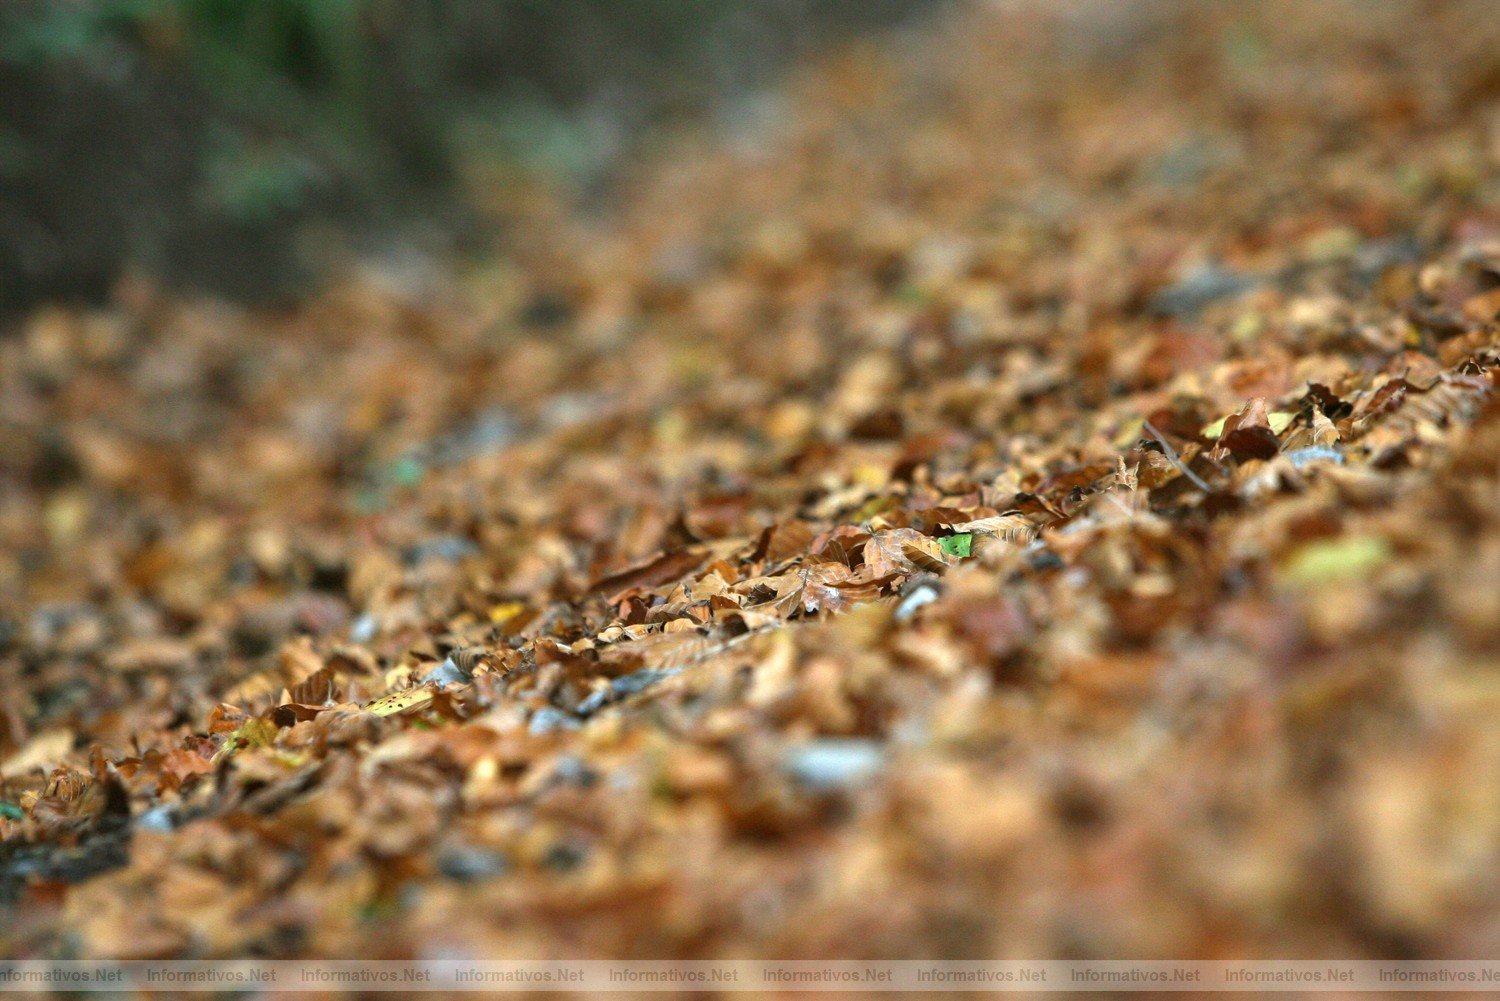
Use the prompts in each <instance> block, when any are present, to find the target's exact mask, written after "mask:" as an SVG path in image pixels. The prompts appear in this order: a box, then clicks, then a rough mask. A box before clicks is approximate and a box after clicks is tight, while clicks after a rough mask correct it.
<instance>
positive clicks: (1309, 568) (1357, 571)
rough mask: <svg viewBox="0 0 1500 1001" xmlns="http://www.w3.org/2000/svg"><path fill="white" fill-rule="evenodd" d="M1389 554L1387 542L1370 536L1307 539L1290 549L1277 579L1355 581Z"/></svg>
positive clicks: (1304, 582) (1297, 583) (1313, 583)
mask: <svg viewBox="0 0 1500 1001" xmlns="http://www.w3.org/2000/svg"><path fill="white" fill-rule="evenodd" d="M1390 557H1391V544H1390V543H1389V542H1387V541H1386V540H1385V539H1382V538H1379V537H1377V536H1373V535H1355V536H1350V537H1349V538H1344V539H1324V540H1320V541H1318V542H1310V543H1308V544H1307V545H1305V546H1302V547H1301V548H1300V549H1298V550H1297V551H1296V552H1294V553H1293V554H1292V555H1291V557H1290V559H1288V560H1287V562H1286V565H1285V566H1284V567H1283V568H1282V572H1281V578H1282V580H1284V581H1286V582H1287V583H1288V584H1292V585H1294V586H1297V587H1316V586H1318V585H1320V584H1333V583H1338V582H1340V581H1347V580H1358V579H1359V578H1361V577H1363V576H1365V575H1366V574H1368V573H1370V572H1371V571H1372V570H1374V569H1375V568H1377V567H1379V566H1380V565H1381V564H1382V563H1384V562H1385V561H1386V560H1388V559H1390Z"/></svg>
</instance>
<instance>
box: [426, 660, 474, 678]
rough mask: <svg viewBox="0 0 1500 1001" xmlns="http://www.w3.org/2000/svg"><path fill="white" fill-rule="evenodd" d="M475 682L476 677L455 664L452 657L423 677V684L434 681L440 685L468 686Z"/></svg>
mask: <svg viewBox="0 0 1500 1001" xmlns="http://www.w3.org/2000/svg"><path fill="white" fill-rule="evenodd" d="M473 680H474V676H473V675H472V674H470V673H469V672H468V671H465V670H464V669H463V668H461V667H459V666H458V665H457V664H455V663H453V658H452V657H448V658H447V659H445V660H444V661H443V662H442V663H441V664H439V665H437V666H436V667H434V668H433V669H432V670H430V671H428V672H427V673H426V674H424V675H422V683H423V684H426V683H427V682H429V681H433V682H436V683H437V684H439V685H467V684H468V683H469V682H470V681H473Z"/></svg>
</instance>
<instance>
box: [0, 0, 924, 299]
mask: <svg viewBox="0 0 1500 1001" xmlns="http://www.w3.org/2000/svg"><path fill="white" fill-rule="evenodd" d="M936 2H939V0H921V2H913V0H857V2H854V0H0V177H3V178H5V180H6V181H7V183H8V184H14V185H16V186H17V187H16V191H15V192H14V193H13V195H12V196H11V197H10V198H9V199H7V196H6V193H4V192H0V267H3V266H5V265H8V264H10V263H12V260H14V262H15V263H16V265H17V266H18V267H19V268H20V270H21V272H22V273H23V274H35V275H41V276H51V278H50V279H49V280H43V281H42V282H41V285H42V287H43V289H44V290H45V288H46V287H49V281H50V282H51V285H55V286H56V287H58V288H65V287H66V286H68V285H69V284H78V283H77V282H72V283H70V282H69V281H67V280H62V281H61V283H60V284H59V282H58V281H57V280H56V279H59V278H60V276H64V272H66V271H67V269H68V268H70V267H76V268H81V269H82V270H81V272H80V273H81V274H84V275H86V276H89V278H90V281H89V282H85V283H84V284H85V285H88V287H92V284H90V283H91V282H92V283H93V284H97V282H94V281H93V276H95V275H96V273H97V275H98V276H101V277H100V280H104V278H105V277H107V275H108V274H110V273H112V272H113V270H115V269H116V268H117V267H118V266H119V261H118V260H114V261H106V260H103V258H104V257H108V255H109V251H108V248H109V247H112V246H118V247H119V248H120V249H119V251H118V253H119V254H120V255H124V256H126V257H129V258H130V259H131V260H137V261H144V262H146V263H147V264H148V265H150V266H152V267H154V268H155V269H156V270H158V271H159V272H162V273H165V274H168V275H171V274H173V273H174V272H176V271H179V270H182V269H186V271H185V277H187V278H188V279H189V280H194V279H203V280H204V281H205V282H206V283H207V284H209V285H211V286H212V285H215V284H220V283H218V282H216V280H215V277H214V276H213V275H206V274H205V273H204V272H205V270H206V269H209V268H218V269H219V270H220V271H222V272H224V275H225V276H228V277H231V278H233V279H234V280H235V281H237V282H238V281H242V280H245V279H246V277H247V272H246V271H245V269H244V268H242V267H240V266H238V265H237V263H236V260H237V259H243V258H245V257H246V256H247V255H250V254H252V253H254V254H258V255H259V256H260V257H262V258H266V259H267V267H268V268H273V269H274V268H276V267H279V265H276V264H275V262H273V261H270V260H269V258H271V257H274V256H275V255H276V254H277V253H280V251H279V250H278V249H277V248H279V247H280V246H282V245H289V244H290V241H287V240H284V239H283V240H280V241H277V240H275V239H271V237H273V236H276V235H277V233H276V231H277V230H278V229H279V230H281V231H282V233H281V234H280V235H283V236H284V235H285V231H286V230H287V228H288V227H290V226H293V225H296V224H298V222H299V221H300V220H304V219H306V218H307V217H308V216H310V215H318V216H320V217H336V218H339V219H341V220H344V222H345V224H348V225H357V226H360V227H366V228H368V227H371V226H374V227H379V226H381V225H385V224H386V223H388V222H389V221H390V220H392V219H397V218H399V217H400V216H401V214H402V213H403V212H413V211H415V212H418V213H424V214H428V215H431V214H432V213H433V211H434V209H433V206H434V205H439V206H440V205H442V204H443V200H444V199H445V198H447V197H448V196H449V195H450V194H451V192H452V191H453V186H452V181H453V178H454V177H455V176H456V173H457V171H456V167H458V166H459V165H460V164H461V163H464V162H468V161H470V160H473V159H474V158H484V157H489V158H496V159H500V160H503V161H504V162H507V163H511V162H518V163H521V164H523V165H525V166H528V167H532V168H538V169H541V170H544V171H547V172H550V173H553V174H558V175H562V176H564V177H566V178H569V179H572V180H574V181H581V182H585V183H587V182H592V181H594V180H596V179H597V178H598V177H599V176H600V175H601V172H602V171H604V170H607V168H608V167H609V165H610V164H611V163H612V162H613V159H614V158H615V157H617V156H618V154H619V153H620V151H621V150H622V149H623V148H624V147H625V146H627V145H628V141H629V137H632V136H636V135H639V134H641V133H642V131H643V126H645V125H648V124H650V123H651V122H653V121H656V120H659V119H660V118H662V117H666V116H670V115H674V114H678V113H680V112H682V111H683V110H685V109H688V110H693V109H703V108H705V107H711V106H713V105H714V104H715V103H716V102H720V101H722V100H724V99H726V98H729V99H732V98H734V97H737V96H739V95H742V94H744V93H747V92H749V91H751V90H753V89H754V88H756V87H759V86H762V85H764V84H767V83H769V82H770V81H771V79H773V74H774V72H776V71H777V70H778V69H779V68H780V66H781V65H783V64H784V63H785V61H786V60H787V59H788V58H789V57H794V56H796V55H799V54H807V53H809V52H811V51H813V50H814V49H815V47H816V46H818V45H821V44H824V43H826V41H827V40H829V39H830V38H832V37H834V36H836V35H838V34H840V33H843V32H846V31H850V30H857V29H862V28H866V27H871V26H875V25H880V24H888V23H892V22H894V21H896V20H898V19H900V18H902V17H904V16H906V15H907V14H909V13H910V12H911V11H912V10H913V9H917V8H921V7H923V6H926V5H929V4H932V3H936ZM74 181H76V184H73V183H72V182H74ZM74 187H76V188H77V190H73V188H74ZM80 214H89V215H93V216H94V217H95V223H94V226H95V229H94V231H86V230H85V229H84V228H83V227H81V226H79V225H77V218H76V217H78V216H79V215H80ZM101 227H102V228H101ZM18 234H20V235H18ZM41 237H45V239H40V238H41ZM75 245H78V246H81V247H86V249H87V250H88V253H89V255H92V257H93V258H99V259H98V260H90V261H87V262H83V261H82V260H81V259H80V258H78V256H77V255H75V254H73V253H72V249H73V247H74V246H75ZM205 246H207V247H209V248H210V250H211V251H213V252H211V253H207V254H205V253H203V252H202V249H203V247H205ZM236 248H237V249H236ZM283 270H284V269H283ZM272 277H273V276H269V275H268V276H266V277H265V278H264V279H263V280H264V282H265V284H266V285H267V287H277V286H279V284H280V283H279V282H277V281H275V280H272ZM253 280H255V281H261V280H262V279H260V278H255V279H253ZM3 299H4V293H3V290H0V306H3V305H4V302H3Z"/></svg>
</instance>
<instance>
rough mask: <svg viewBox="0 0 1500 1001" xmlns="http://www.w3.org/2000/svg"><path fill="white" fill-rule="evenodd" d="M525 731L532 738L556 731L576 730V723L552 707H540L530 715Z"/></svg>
mask: <svg viewBox="0 0 1500 1001" xmlns="http://www.w3.org/2000/svg"><path fill="white" fill-rule="evenodd" d="M526 729H527V731H528V732H530V733H531V734H532V735H533V736H540V735H541V734H544V733H553V732H555V731H557V730H576V729H578V721H577V720H576V719H574V718H573V717H572V716H569V715H568V714H567V713H565V712H563V711H562V710H561V709H556V708H554V707H552V706H542V708H540V709H538V710H537V711H536V712H534V713H532V714H531V722H530V723H529V724H527V727H526Z"/></svg>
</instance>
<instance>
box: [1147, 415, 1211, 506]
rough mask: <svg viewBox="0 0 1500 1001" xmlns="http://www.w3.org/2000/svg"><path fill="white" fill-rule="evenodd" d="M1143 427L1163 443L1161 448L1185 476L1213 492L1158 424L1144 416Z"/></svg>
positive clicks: (1208, 492) (1207, 491) (1205, 490)
mask: <svg viewBox="0 0 1500 1001" xmlns="http://www.w3.org/2000/svg"><path fill="white" fill-rule="evenodd" d="M1141 427H1143V428H1145V429H1146V430H1147V431H1150V432H1151V437H1153V438H1155V439H1156V440H1157V442H1158V443H1160V444H1161V450H1162V452H1163V453H1165V455H1166V457H1167V460H1168V461H1169V462H1171V463H1172V465H1174V466H1176V467H1177V468H1178V469H1179V470H1181V471H1182V475H1183V476H1186V477H1187V478H1188V479H1190V480H1192V481H1193V483H1194V484H1195V485H1196V486H1197V487H1198V489H1199V490H1202V491H1203V492H1204V493H1206V494H1210V493H1213V491H1212V490H1210V489H1209V487H1208V484H1207V483H1204V482H1203V479H1202V477H1200V476H1199V475H1198V474H1197V473H1195V472H1193V471H1192V470H1191V469H1189V468H1188V467H1187V466H1186V465H1185V464H1184V463H1183V461H1182V460H1181V459H1179V458H1178V457H1177V451H1176V450H1175V449H1174V448H1172V446H1171V445H1170V444H1168V442H1167V436H1166V435H1164V434H1162V433H1161V432H1160V431H1158V430H1156V425H1154V424H1152V423H1151V422H1150V421H1149V420H1147V419H1146V418H1144V417H1142V418H1141Z"/></svg>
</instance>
